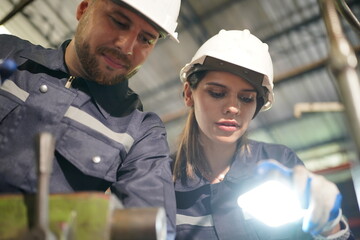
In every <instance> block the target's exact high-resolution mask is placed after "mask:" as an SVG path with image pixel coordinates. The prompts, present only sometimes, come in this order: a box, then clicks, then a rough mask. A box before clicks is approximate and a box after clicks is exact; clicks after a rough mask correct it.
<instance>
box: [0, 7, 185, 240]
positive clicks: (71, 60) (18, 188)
mask: <svg viewBox="0 0 360 240" xmlns="http://www.w3.org/2000/svg"><path fill="white" fill-rule="evenodd" d="M179 9H180V0H157V1H148V0H83V1H82V2H81V3H80V4H79V5H78V8H77V11H76V17H77V19H78V21H79V24H78V27H77V30H76V33H75V36H74V38H73V39H72V40H68V41H65V42H64V43H63V44H62V45H61V47H60V48H59V49H45V48H43V47H41V46H35V45H33V44H31V43H29V42H28V41H24V40H22V39H19V38H17V37H14V36H9V35H0V46H1V49H0V59H13V60H14V61H15V62H16V64H17V65H18V68H17V71H15V72H14V74H13V75H11V76H10V77H9V78H8V79H2V85H1V88H0V193H9V192H17V193H33V192H36V191H37V189H36V188H37V184H36V182H37V176H36V152H35V147H34V142H35V137H36V136H37V135H38V133H40V132H43V131H46V132H50V133H51V134H52V135H53V136H54V137H55V138H56V148H55V154H54V165H53V172H52V175H51V180H50V192H51V193H66V192H74V191H89V190H91V191H93V190H96V191H105V190H106V189H108V188H109V187H110V189H111V192H112V193H114V194H116V195H117V196H118V197H119V199H120V200H121V201H122V203H123V204H124V205H125V207H141V206H144V207H147V206H154V207H164V208H165V210H166V212H167V220H168V221H167V223H168V224H167V228H168V239H173V238H174V228H175V198H174V189H173V184H172V178H171V170H170V161H171V160H170V158H169V155H168V151H169V150H168V145H167V142H166V132H165V128H164V126H163V124H162V122H161V120H160V119H159V117H158V116H156V115H155V114H153V113H144V112H141V111H140V110H141V108H142V105H141V102H140V100H139V98H138V96H137V94H135V93H134V92H133V91H132V90H131V89H130V88H128V79H129V78H130V77H131V76H132V75H134V74H135V73H136V72H137V70H138V69H139V67H140V66H141V64H142V63H143V62H144V61H145V60H146V58H147V57H148V56H149V54H150V53H151V51H152V50H153V48H154V46H155V44H156V43H157V41H158V40H159V38H162V37H165V35H170V37H171V38H173V39H175V40H177V33H176V32H175V28H176V25H177V23H176V19H177V17H178V14H179Z"/></svg>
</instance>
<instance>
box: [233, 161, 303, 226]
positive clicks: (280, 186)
mask: <svg viewBox="0 0 360 240" xmlns="http://www.w3.org/2000/svg"><path fill="white" fill-rule="evenodd" d="M277 165H278V163H277V162H274V161H264V162H261V163H260V164H259V166H258V168H257V170H258V174H259V175H258V176H260V177H262V178H263V179H262V183H261V184H260V185H259V186H257V187H255V188H253V189H251V190H250V191H248V192H246V193H244V194H242V195H241V196H239V198H238V201H237V203H238V205H239V207H240V208H242V210H243V211H244V213H247V214H249V215H251V216H252V217H254V218H256V219H258V220H259V221H261V222H263V223H264V224H266V225H268V226H270V227H279V226H282V225H285V224H288V223H291V222H295V221H297V220H299V219H301V218H303V217H304V215H305V211H306V209H303V208H302V207H301V206H302V205H301V203H300V200H299V197H298V196H297V193H296V192H295V191H294V190H293V189H292V185H291V177H292V171H291V170H290V169H287V168H284V167H281V168H277Z"/></svg>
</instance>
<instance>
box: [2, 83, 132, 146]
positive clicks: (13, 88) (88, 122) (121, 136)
mask: <svg viewBox="0 0 360 240" xmlns="http://www.w3.org/2000/svg"><path fill="white" fill-rule="evenodd" d="M0 89H2V90H4V91H6V92H9V93H11V94H12V95H14V96H16V97H18V98H19V99H21V100H22V101H24V102H25V101H26V99H27V98H28V97H29V93H28V92H26V91H24V90H23V89H21V88H19V87H18V86H17V85H16V84H15V83H14V82H13V81H11V80H6V81H4V83H3V84H2V85H1V86H0ZM65 117H68V118H70V119H72V120H74V121H76V122H79V123H81V124H83V125H85V126H88V127H89V128H91V129H93V130H95V131H97V132H99V133H101V134H103V135H105V136H106V137H108V138H110V139H112V140H114V141H116V142H118V143H120V144H122V145H123V146H124V147H125V151H126V152H128V151H129V150H130V148H131V146H132V145H133V143H134V139H133V138H132V137H131V136H130V135H129V134H127V133H117V132H114V131H112V130H111V129H109V128H108V127H106V126H105V125H104V124H102V123H101V122H100V121H99V120H97V119H96V118H94V117H93V116H91V115H90V114H88V113H86V112H84V111H82V110H80V109H78V108H75V107H72V106H70V107H69V109H68V110H67V111H66V113H65Z"/></svg>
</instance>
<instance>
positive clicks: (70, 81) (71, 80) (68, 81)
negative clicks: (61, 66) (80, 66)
mask: <svg viewBox="0 0 360 240" xmlns="http://www.w3.org/2000/svg"><path fill="white" fill-rule="evenodd" d="M74 79H75V77H74V76H70V77H69V78H68V80H67V81H66V83H65V87H66V88H71V84H72V82H73V81H74Z"/></svg>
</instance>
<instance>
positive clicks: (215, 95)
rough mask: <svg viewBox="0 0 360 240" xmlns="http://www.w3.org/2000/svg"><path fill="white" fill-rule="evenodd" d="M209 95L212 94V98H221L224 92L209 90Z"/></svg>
mask: <svg viewBox="0 0 360 240" xmlns="http://www.w3.org/2000/svg"><path fill="white" fill-rule="evenodd" d="M209 94H210V96H212V97H213V98H222V97H224V96H225V93H223V92H214V91H209Z"/></svg>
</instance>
